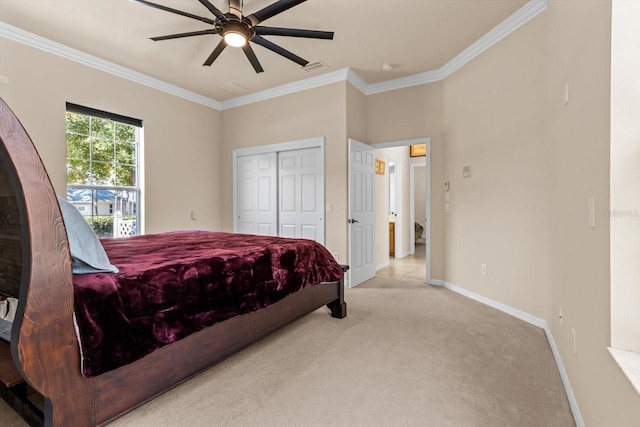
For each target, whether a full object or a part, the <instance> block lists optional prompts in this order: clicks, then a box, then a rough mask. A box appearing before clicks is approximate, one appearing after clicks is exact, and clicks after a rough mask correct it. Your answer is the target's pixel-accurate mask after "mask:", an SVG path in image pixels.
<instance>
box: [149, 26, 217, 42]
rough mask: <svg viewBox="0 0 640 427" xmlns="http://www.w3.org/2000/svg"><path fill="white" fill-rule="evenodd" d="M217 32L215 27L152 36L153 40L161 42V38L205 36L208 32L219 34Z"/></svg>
mask: <svg viewBox="0 0 640 427" xmlns="http://www.w3.org/2000/svg"><path fill="white" fill-rule="evenodd" d="M217 33H218V31H217V30H215V29H211V30H203V31H191V32H189V33H178V34H169V35H167V36H159V37H151V40H153V41H154V42H159V41H161V40H170V39H179V38H182V37H192V36H204V35H206V34H217Z"/></svg>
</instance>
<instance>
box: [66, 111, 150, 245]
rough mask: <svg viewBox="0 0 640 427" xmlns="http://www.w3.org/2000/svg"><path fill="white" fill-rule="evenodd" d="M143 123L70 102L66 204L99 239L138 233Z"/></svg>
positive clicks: (68, 113) (68, 112)
mask: <svg viewBox="0 0 640 427" xmlns="http://www.w3.org/2000/svg"><path fill="white" fill-rule="evenodd" d="M141 128H142V121H140V120H137V119H132V118H129V117H124V116H119V115H116V114H111V113H107V112H104V111H99V110H94V109H91V108H87V107H82V106H79V105H75V104H70V103H67V200H68V201H69V202H70V203H71V204H73V205H74V206H76V207H77V208H78V210H79V211H80V213H82V215H83V216H84V218H85V219H86V220H87V222H88V223H89V224H91V227H92V228H93V230H94V231H95V232H96V235H97V236H98V237H126V236H131V235H135V234H138V232H139V230H140V227H139V222H140V218H139V217H138V215H139V214H138V213H139V212H140V210H139V209H138V203H139V200H140V186H139V176H138V174H139V157H140V134H141V132H140V130H141Z"/></svg>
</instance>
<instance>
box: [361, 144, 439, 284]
mask: <svg viewBox="0 0 640 427" xmlns="http://www.w3.org/2000/svg"><path fill="white" fill-rule="evenodd" d="M418 144H424V145H425V146H426V153H425V155H423V156H421V157H410V155H409V154H408V153H409V146H411V145H418ZM371 147H372V148H374V149H376V151H375V152H374V155H375V156H376V160H377V161H380V162H383V163H384V162H386V167H382V168H381V169H382V170H386V176H384V175H380V174H376V177H375V180H376V190H375V193H377V194H378V195H380V196H382V197H380V196H378V197H377V198H376V199H375V204H376V208H375V218H376V219H375V222H376V226H375V228H376V232H375V236H376V238H375V243H374V245H373V248H372V251H373V253H374V254H375V258H376V259H375V263H376V266H375V268H376V275H380V276H385V275H386V276H389V275H393V274H398V273H399V272H405V273H407V274H408V275H411V276H412V277H414V278H415V280H416V281H418V280H419V281H420V283H421V284H424V283H430V281H431V213H430V183H431V182H430V181H431V140H430V138H419V139H413V140H401V141H391V142H385V143H379V144H372V145H371ZM398 147H403V148H402V149H401V150H398V151H395V153H398V152H401V153H404V154H394V155H387V156H384V152H382V151H380V150H381V149H388V148H398ZM390 151H391V150H390ZM390 171H391V173H389V172H390ZM391 180H393V182H394V184H392V183H391ZM417 180H420V181H421V182H420V183H423V184H424V185H423V187H422V188H423V190H422V196H423V197H422V198H420V197H416V194H415V193H414V192H413V189H414V188H415V187H417V186H418V185H416V184H418V182H417ZM380 183H384V186H383V187H380ZM394 185H395V191H394V190H392V187H393V186H394ZM418 187H419V186H418ZM409 188H411V191H410V190H409ZM349 197H350V199H351V195H350V196H349ZM392 200H394V201H395V203H396V205H395V209H394V208H393V207H392V206H393V202H392ZM416 203H417V204H418V205H424V210H420V209H418V210H417V211H416ZM422 217H424V218H422ZM416 223H418V224H420V228H421V231H420V233H419V235H418V234H417V233H416V229H417V228H418V227H416V225H415V224H416ZM392 230H393V235H392ZM390 239H392V240H393V243H394V244H393V247H394V249H395V251H394V252H395V253H394V255H395V256H393V257H392V256H390V251H389V249H390V245H389V240H390ZM358 284H359V283H356V282H352V283H350V284H349V286H350V287H353V286H357V285H358Z"/></svg>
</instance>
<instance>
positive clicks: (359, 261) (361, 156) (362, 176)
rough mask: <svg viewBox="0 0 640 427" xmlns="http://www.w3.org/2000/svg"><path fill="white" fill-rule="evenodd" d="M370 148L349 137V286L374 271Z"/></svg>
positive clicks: (373, 192) (354, 284)
mask: <svg viewBox="0 0 640 427" xmlns="http://www.w3.org/2000/svg"><path fill="white" fill-rule="evenodd" d="M373 150H374V148H373V147H371V146H369V145H366V144H363V143H361V142H358V141H356V140H353V139H349V219H348V222H349V267H350V269H349V287H354V286H357V285H359V284H360V283H362V282H364V281H365V280H369V279H371V278H372V277H374V276H375V274H376V266H375V256H374V250H373V249H374V242H375V219H376V216H375V191H374V177H375V160H374V155H373Z"/></svg>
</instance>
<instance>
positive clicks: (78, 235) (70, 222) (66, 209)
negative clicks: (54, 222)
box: [58, 196, 118, 274]
mask: <svg viewBox="0 0 640 427" xmlns="http://www.w3.org/2000/svg"><path fill="white" fill-rule="evenodd" d="M58 204H59V205H60V211H61V212H62V218H63V219H64V225H65V227H66V228H67V238H68V239H69V250H70V251H71V265H72V269H73V274H88V273H117V272H118V269H117V268H116V267H115V266H114V265H112V264H111V262H110V261H109V257H108V256H107V253H106V252H105V251H104V248H103V247H102V244H101V243H100V240H99V239H98V236H96V233H94V232H93V229H92V228H91V226H90V225H89V223H88V222H87V221H86V220H85V219H84V217H83V216H82V214H81V213H80V212H79V211H78V209H76V207H75V206H73V205H72V204H71V203H69V202H67V201H66V200H65V199H63V198H62V197H60V196H58Z"/></svg>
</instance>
